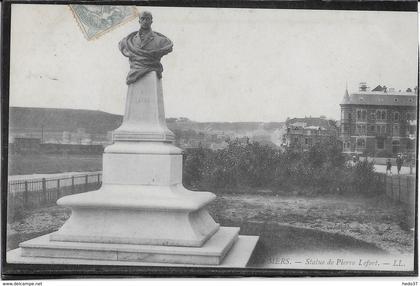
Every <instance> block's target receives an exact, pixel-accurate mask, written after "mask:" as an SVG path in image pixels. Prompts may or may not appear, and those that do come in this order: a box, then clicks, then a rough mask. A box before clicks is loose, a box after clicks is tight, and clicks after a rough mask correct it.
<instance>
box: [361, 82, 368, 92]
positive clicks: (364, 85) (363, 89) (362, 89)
mask: <svg viewBox="0 0 420 286" xmlns="http://www.w3.org/2000/svg"><path fill="white" fill-rule="evenodd" d="M366 90H367V84H366V82H361V83H359V91H366Z"/></svg>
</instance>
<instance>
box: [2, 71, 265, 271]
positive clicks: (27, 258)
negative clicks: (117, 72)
mask: <svg viewBox="0 0 420 286" xmlns="http://www.w3.org/2000/svg"><path fill="white" fill-rule="evenodd" d="M173 140H174V135H173V133H172V132H171V131H170V130H169V129H168V128H167V126H166V122H165V115H164V108H163V96H162V84H161V80H160V79H159V78H158V77H157V75H156V73H155V72H151V73H148V74H147V75H146V76H144V77H143V78H142V79H140V80H138V81H137V82H135V83H134V84H131V85H129V86H128V94H127V103H126V111H125V115H124V120H123V123H122V125H121V127H119V128H118V129H117V130H115V132H114V144H112V145H110V146H108V147H107V148H106V149H105V152H104V155H103V183H102V187H101V189H99V190H98V191H93V192H87V193H81V194H77V195H71V196H66V197H63V198H61V199H59V200H58V201H57V204H58V205H61V206H66V207H69V208H71V210H72V214H71V217H70V218H69V219H68V221H66V223H65V224H64V225H63V226H62V227H61V229H59V230H58V231H57V232H54V233H51V234H48V235H45V236H42V237H38V238H35V239H33V240H30V241H26V242H23V243H21V244H20V247H21V249H20V250H17V251H14V252H10V253H9V254H10V255H9V254H8V257H7V259H8V262H21V263H22V262H23V263H25V262H27V263H37V261H38V262H39V263H45V262H46V261H47V262H50V263H60V262H57V259H58V261H63V259H64V260H66V261H67V262H68V263H80V260H88V261H91V262H92V263H93V262H94V263H96V262H95V261H97V260H100V261H102V260H103V261H108V262H127V261H129V262H141V263H171V264H187V265H188V264H190V265H215V266H216V265H221V264H223V260H224V258H225V257H226V256H227V255H228V254H229V251H230V250H231V248H232V247H233V245H235V243H237V242H238V241H241V242H240V244H239V245H240V247H239V246H238V247H237V248H236V249H237V250H236V251H237V252H238V251H240V252H242V254H239V253H236V254H235V253H231V256H230V257H231V258H230V264H229V265H230V266H232V267H235V266H236V267H240V266H245V265H246V262H247V260H248V259H249V257H250V255H251V253H252V251H253V249H254V247H255V244H256V242H257V240H258V237H244V236H238V233H239V229H238V228H229V227H220V226H219V224H217V223H216V222H215V221H214V220H213V218H212V217H211V216H210V215H209V213H208V212H207V210H206V206H207V205H208V204H209V203H210V202H211V201H213V200H214V199H215V195H214V194H212V193H209V192H192V191H189V190H187V189H185V188H184V187H183V185H182V151H181V150H180V149H179V148H177V147H175V146H174V145H173V144H172V141H173ZM243 252H245V253H243ZM232 257H233V258H232ZM235 257H237V258H235Z"/></svg>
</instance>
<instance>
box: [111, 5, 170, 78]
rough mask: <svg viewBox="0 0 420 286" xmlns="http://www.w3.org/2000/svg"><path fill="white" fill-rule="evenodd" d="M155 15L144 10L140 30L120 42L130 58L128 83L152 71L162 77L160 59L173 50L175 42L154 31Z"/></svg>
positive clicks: (121, 48) (121, 47)
mask: <svg viewBox="0 0 420 286" xmlns="http://www.w3.org/2000/svg"><path fill="white" fill-rule="evenodd" d="M152 22H153V17H152V14H151V13H150V12H147V11H143V12H141V13H140V16H139V23H140V30H139V31H136V32H133V33H130V34H129V35H128V36H127V37H125V38H124V39H122V40H121V41H120V43H119V48H120V51H121V53H122V54H123V55H124V56H126V57H128V58H129V62H130V71H129V73H128V75H127V84H132V83H134V82H136V81H137V80H139V79H140V78H142V77H143V76H144V75H145V74H147V73H148V72H151V71H156V73H157V75H158V77H159V78H161V77H162V71H163V66H162V64H161V63H160V59H161V58H162V57H163V56H164V55H166V54H168V53H170V52H171V51H172V47H173V43H172V41H171V40H170V39H168V38H167V37H165V36H164V35H162V34H160V33H158V32H155V31H152V29H151V25H152Z"/></svg>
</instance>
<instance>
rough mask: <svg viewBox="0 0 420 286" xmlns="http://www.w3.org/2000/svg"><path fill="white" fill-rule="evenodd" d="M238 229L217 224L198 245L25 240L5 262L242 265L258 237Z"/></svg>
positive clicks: (45, 236)
mask: <svg viewBox="0 0 420 286" xmlns="http://www.w3.org/2000/svg"><path fill="white" fill-rule="evenodd" d="M238 232H239V228H235V227H232V228H231V227H221V228H220V230H219V231H218V232H217V233H216V234H215V235H214V236H212V237H211V238H210V239H209V240H208V241H207V242H206V243H205V244H204V245H203V246H202V247H176V246H154V245H132V244H104V243H80V242H61V241H50V240H49V235H44V236H41V237H37V238H34V239H32V240H28V241H26V242H23V243H21V244H20V248H18V249H15V250H12V251H9V252H8V253H7V258H6V260H7V262H8V263H28V264H90V265H139V266H140V265H141V266H145V265H148V266H197V267H206V266H207V267H208V266H212V267H245V266H246V264H247V263H248V260H249V258H250V257H251V254H252V252H253V250H254V248H255V245H256V243H257V241H258V236H238Z"/></svg>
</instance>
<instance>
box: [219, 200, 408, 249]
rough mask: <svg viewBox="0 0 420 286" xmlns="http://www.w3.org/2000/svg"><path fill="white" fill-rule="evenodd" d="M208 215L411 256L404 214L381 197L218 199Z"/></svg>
mask: <svg viewBox="0 0 420 286" xmlns="http://www.w3.org/2000/svg"><path fill="white" fill-rule="evenodd" d="M211 212H212V215H213V216H214V217H215V219H216V220H222V221H223V220H226V219H228V220H230V221H232V222H234V223H235V222H237V223H241V222H244V221H245V222H248V223H250V222H255V223H260V224H264V223H275V224H276V225H278V226H291V227H297V228H305V229H310V230H318V231H323V232H328V233H331V234H341V235H346V236H349V237H352V238H355V239H358V240H362V241H364V242H367V243H370V244H373V245H376V246H377V247H379V248H380V249H383V250H385V251H387V252H388V253H390V254H401V253H412V252H413V243H414V232H413V231H412V230H411V229H410V225H409V224H410V223H409V222H408V221H410V220H409V218H408V216H409V215H410V212H409V211H407V210H406V209H405V207H404V206H403V205H397V204H395V203H393V202H390V201H389V200H387V199H386V198H384V197H375V198H350V197H321V198H320V197H316V198H308V197H296V196H291V197H284V196H281V197H280V196H279V197H276V196H267V195H218V197H217V199H216V202H215V203H213V204H212V205H211Z"/></svg>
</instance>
